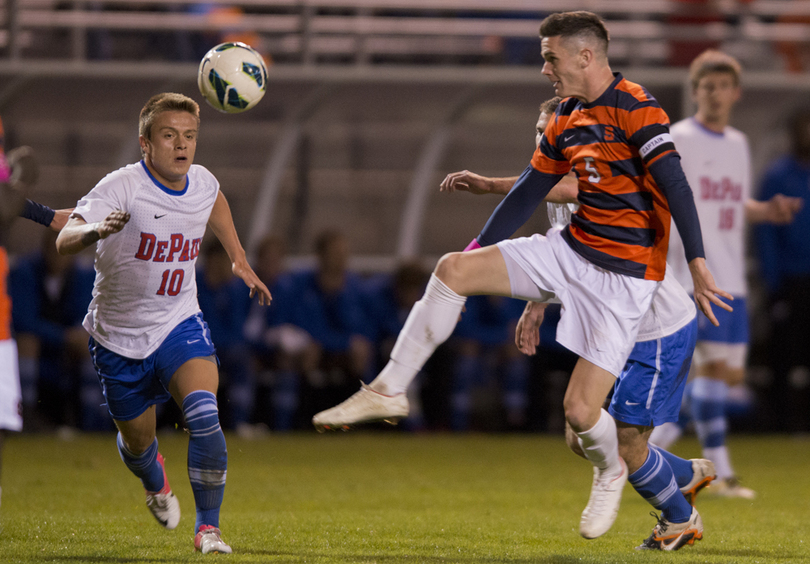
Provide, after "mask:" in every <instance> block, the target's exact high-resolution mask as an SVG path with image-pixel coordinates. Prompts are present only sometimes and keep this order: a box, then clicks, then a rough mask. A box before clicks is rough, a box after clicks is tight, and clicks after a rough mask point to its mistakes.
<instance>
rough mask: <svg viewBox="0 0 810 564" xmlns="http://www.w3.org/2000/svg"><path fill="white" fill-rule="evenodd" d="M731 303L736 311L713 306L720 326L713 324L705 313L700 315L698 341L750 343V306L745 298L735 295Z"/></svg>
mask: <svg viewBox="0 0 810 564" xmlns="http://www.w3.org/2000/svg"><path fill="white" fill-rule="evenodd" d="M730 303H731V307H733V308H734V311H726V310H724V309H722V308H719V307H717V306H712V311H714V315H715V317H717V321H719V322H720V327H715V326H714V325H712V322H711V321H709V318H708V317H706V316H705V315H702V314H701V315H698V341H714V342H716V343H732V344H736V343H742V344H746V345H747V344H748V307H747V306H746V303H745V298H738V297H737V296H734V301H733V302H730Z"/></svg>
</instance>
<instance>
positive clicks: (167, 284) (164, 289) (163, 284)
mask: <svg viewBox="0 0 810 564" xmlns="http://www.w3.org/2000/svg"><path fill="white" fill-rule="evenodd" d="M185 275H186V273H185V271H184V270H183V269H182V268H178V269H177V270H174V271H172V270H164V271H163V278H162V280H161V281H160V288H158V291H157V295H158V296H165V295H166V294H168V295H170V296H176V295H177V294H179V293H180V289H181V288H182V287H183V277H184V276H185Z"/></svg>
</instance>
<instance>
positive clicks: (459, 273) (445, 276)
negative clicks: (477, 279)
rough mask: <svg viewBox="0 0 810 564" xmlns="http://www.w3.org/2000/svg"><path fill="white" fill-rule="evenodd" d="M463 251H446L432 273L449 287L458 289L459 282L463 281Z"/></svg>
mask: <svg viewBox="0 0 810 564" xmlns="http://www.w3.org/2000/svg"><path fill="white" fill-rule="evenodd" d="M463 255H464V253H447V254H446V255H444V256H443V257H442V258H440V259H439V262H438V264H437V265H436V269H435V270H434V271H433V274H435V275H436V277H437V278H438V279H439V280H441V281H442V282H444V283H445V284H446V285H447V286H448V287H449V288H450V289H452V290H454V291H458V290H457V288H458V287H459V283H460V282H462V281H463V278H464V274H463V260H464V256H463Z"/></svg>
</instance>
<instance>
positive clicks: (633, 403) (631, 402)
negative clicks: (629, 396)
mask: <svg viewBox="0 0 810 564" xmlns="http://www.w3.org/2000/svg"><path fill="white" fill-rule="evenodd" d="M624 403H625V404H626V405H641V402H638V401H628V400H625V401H624Z"/></svg>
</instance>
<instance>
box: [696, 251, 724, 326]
mask: <svg viewBox="0 0 810 564" xmlns="http://www.w3.org/2000/svg"><path fill="white" fill-rule="evenodd" d="M689 272H690V273H691V274H692V282H693V284H694V286H695V301H696V302H697V305H698V307H699V308H700V311H702V312H703V314H704V315H705V316H706V317H708V318H709V321H711V322H712V325H714V326H715V327H718V326H719V325H720V323H719V322H718V321H717V317H715V315H714V313H713V312H712V305H711V304H714V305H716V306H718V307H721V308H723V309H724V310H726V311H734V308H732V307H731V306H730V305H728V304H727V303H726V302H724V301H723V300H721V299H720V298H719V297H718V296H722V297H724V298H726V299H727V300H732V301H733V300H734V297H733V296H732V295H731V294H729V293H728V292H726V291H725V290H721V289H720V288H718V287H717V286H716V285H715V283H714V277H713V276H712V273H711V272H709V269H708V268H706V259H704V258H702V257H698V258H694V259H692V261H691V262H690V263H689Z"/></svg>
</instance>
